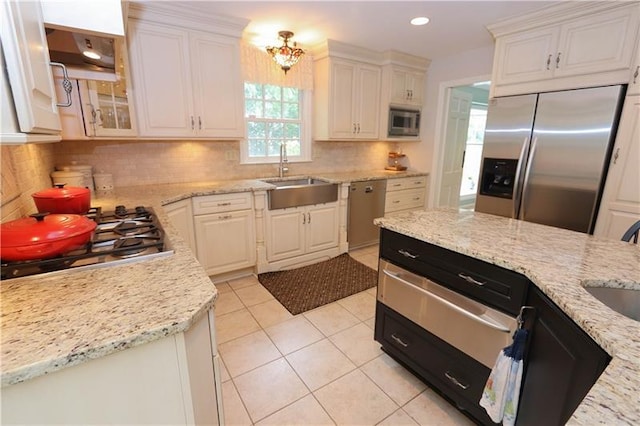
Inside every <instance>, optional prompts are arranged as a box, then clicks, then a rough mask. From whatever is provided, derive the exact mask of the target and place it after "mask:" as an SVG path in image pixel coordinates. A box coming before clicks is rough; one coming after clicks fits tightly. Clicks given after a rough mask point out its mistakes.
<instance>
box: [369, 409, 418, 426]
mask: <svg viewBox="0 0 640 426" xmlns="http://www.w3.org/2000/svg"><path fill="white" fill-rule="evenodd" d="M417 424H418V423H416V422H414V421H413V419H412V418H411V416H409V415H408V414H407V413H406V412H405V411H404V410H403V409H402V408H401V409H399V410H398V411H396V412H395V413H393V414H392V415H390V416H389V417H387V418H386V419H384V420H383V421H381V422H380V423H378V426H404V425H406V426H414V425H417Z"/></svg>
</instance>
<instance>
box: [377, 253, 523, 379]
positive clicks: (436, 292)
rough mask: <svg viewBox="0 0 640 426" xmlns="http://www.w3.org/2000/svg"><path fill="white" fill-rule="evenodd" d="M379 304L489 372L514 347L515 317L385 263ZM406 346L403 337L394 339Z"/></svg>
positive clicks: (384, 261)
mask: <svg viewBox="0 0 640 426" xmlns="http://www.w3.org/2000/svg"><path fill="white" fill-rule="evenodd" d="M378 271H379V278H378V296H377V297H378V301H379V302H380V303H383V304H384V305H386V306H387V307H389V308H391V309H393V310H394V311H396V312H398V313H399V314H401V315H403V316H404V317H406V318H407V319H409V320H411V321H412V322H414V323H415V324H417V325H418V326H420V327H422V328H423V329H425V330H426V331H428V332H429V333H431V334H433V335H435V336H437V337H438V338H440V339H442V340H444V341H445V342H447V343H449V344H450V345H452V346H454V347H455V348H457V349H458V350H460V351H462V352H464V353H466V354H467V355H469V356H470V357H472V358H474V359H475V360H477V361H478V362H480V363H482V364H484V365H485V366H487V367H488V368H492V367H493V365H494V363H495V360H496V356H497V354H498V353H499V352H500V350H501V349H502V348H504V347H505V346H508V345H509V344H510V343H511V338H512V336H513V333H514V331H515V330H516V328H517V321H516V318H515V317H512V316H509V315H507V314H504V313H502V312H499V311H497V310H495V309H492V308H490V307H488V306H486V305H484V304H482V303H480V302H478V301H475V300H472V299H469V298H467V297H465V296H463V295H461V294H459V293H457V292H454V291H452V290H450V289H448V288H445V287H443V286H441V285H439V284H436V283H435V282H433V281H431V280H430V279H428V278H425V277H422V276H419V275H416V274H414V273H412V272H409V271H407V270H405V269H403V268H401V267H399V266H396V265H394V264H393V263H390V262H388V261H386V260H384V259H380V264H379V267H378ZM391 338H392V339H394V340H395V339H398V340H400V341H397V343H398V344H399V345H402V344H403V342H402V341H401V340H402V337H401V336H395V337H394V336H391Z"/></svg>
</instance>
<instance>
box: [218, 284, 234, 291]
mask: <svg viewBox="0 0 640 426" xmlns="http://www.w3.org/2000/svg"><path fill="white" fill-rule="evenodd" d="M215 286H216V288H217V289H218V293H228V292H230V291H233V290H232V289H231V286H230V285H229V283H227V282H221V283H217V284H215Z"/></svg>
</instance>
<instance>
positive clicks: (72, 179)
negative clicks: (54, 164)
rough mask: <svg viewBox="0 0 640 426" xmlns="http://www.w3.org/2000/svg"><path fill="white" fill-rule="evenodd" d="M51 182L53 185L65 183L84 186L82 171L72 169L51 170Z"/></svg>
mask: <svg viewBox="0 0 640 426" xmlns="http://www.w3.org/2000/svg"><path fill="white" fill-rule="evenodd" d="M51 182H52V183H53V186H56V185H66V186H75V187H82V188H85V187H86V186H85V184H84V175H83V174H82V172H77V171H72V170H58V171H55V172H51Z"/></svg>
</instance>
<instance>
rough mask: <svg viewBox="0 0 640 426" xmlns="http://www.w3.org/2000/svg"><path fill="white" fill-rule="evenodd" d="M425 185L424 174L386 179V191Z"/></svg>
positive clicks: (425, 178)
mask: <svg viewBox="0 0 640 426" xmlns="http://www.w3.org/2000/svg"><path fill="white" fill-rule="evenodd" d="M426 185H427V177H426V176H416V177H406V178H397V179H388V180H387V192H393V191H401V190H403V189H417V188H424V187H426Z"/></svg>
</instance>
